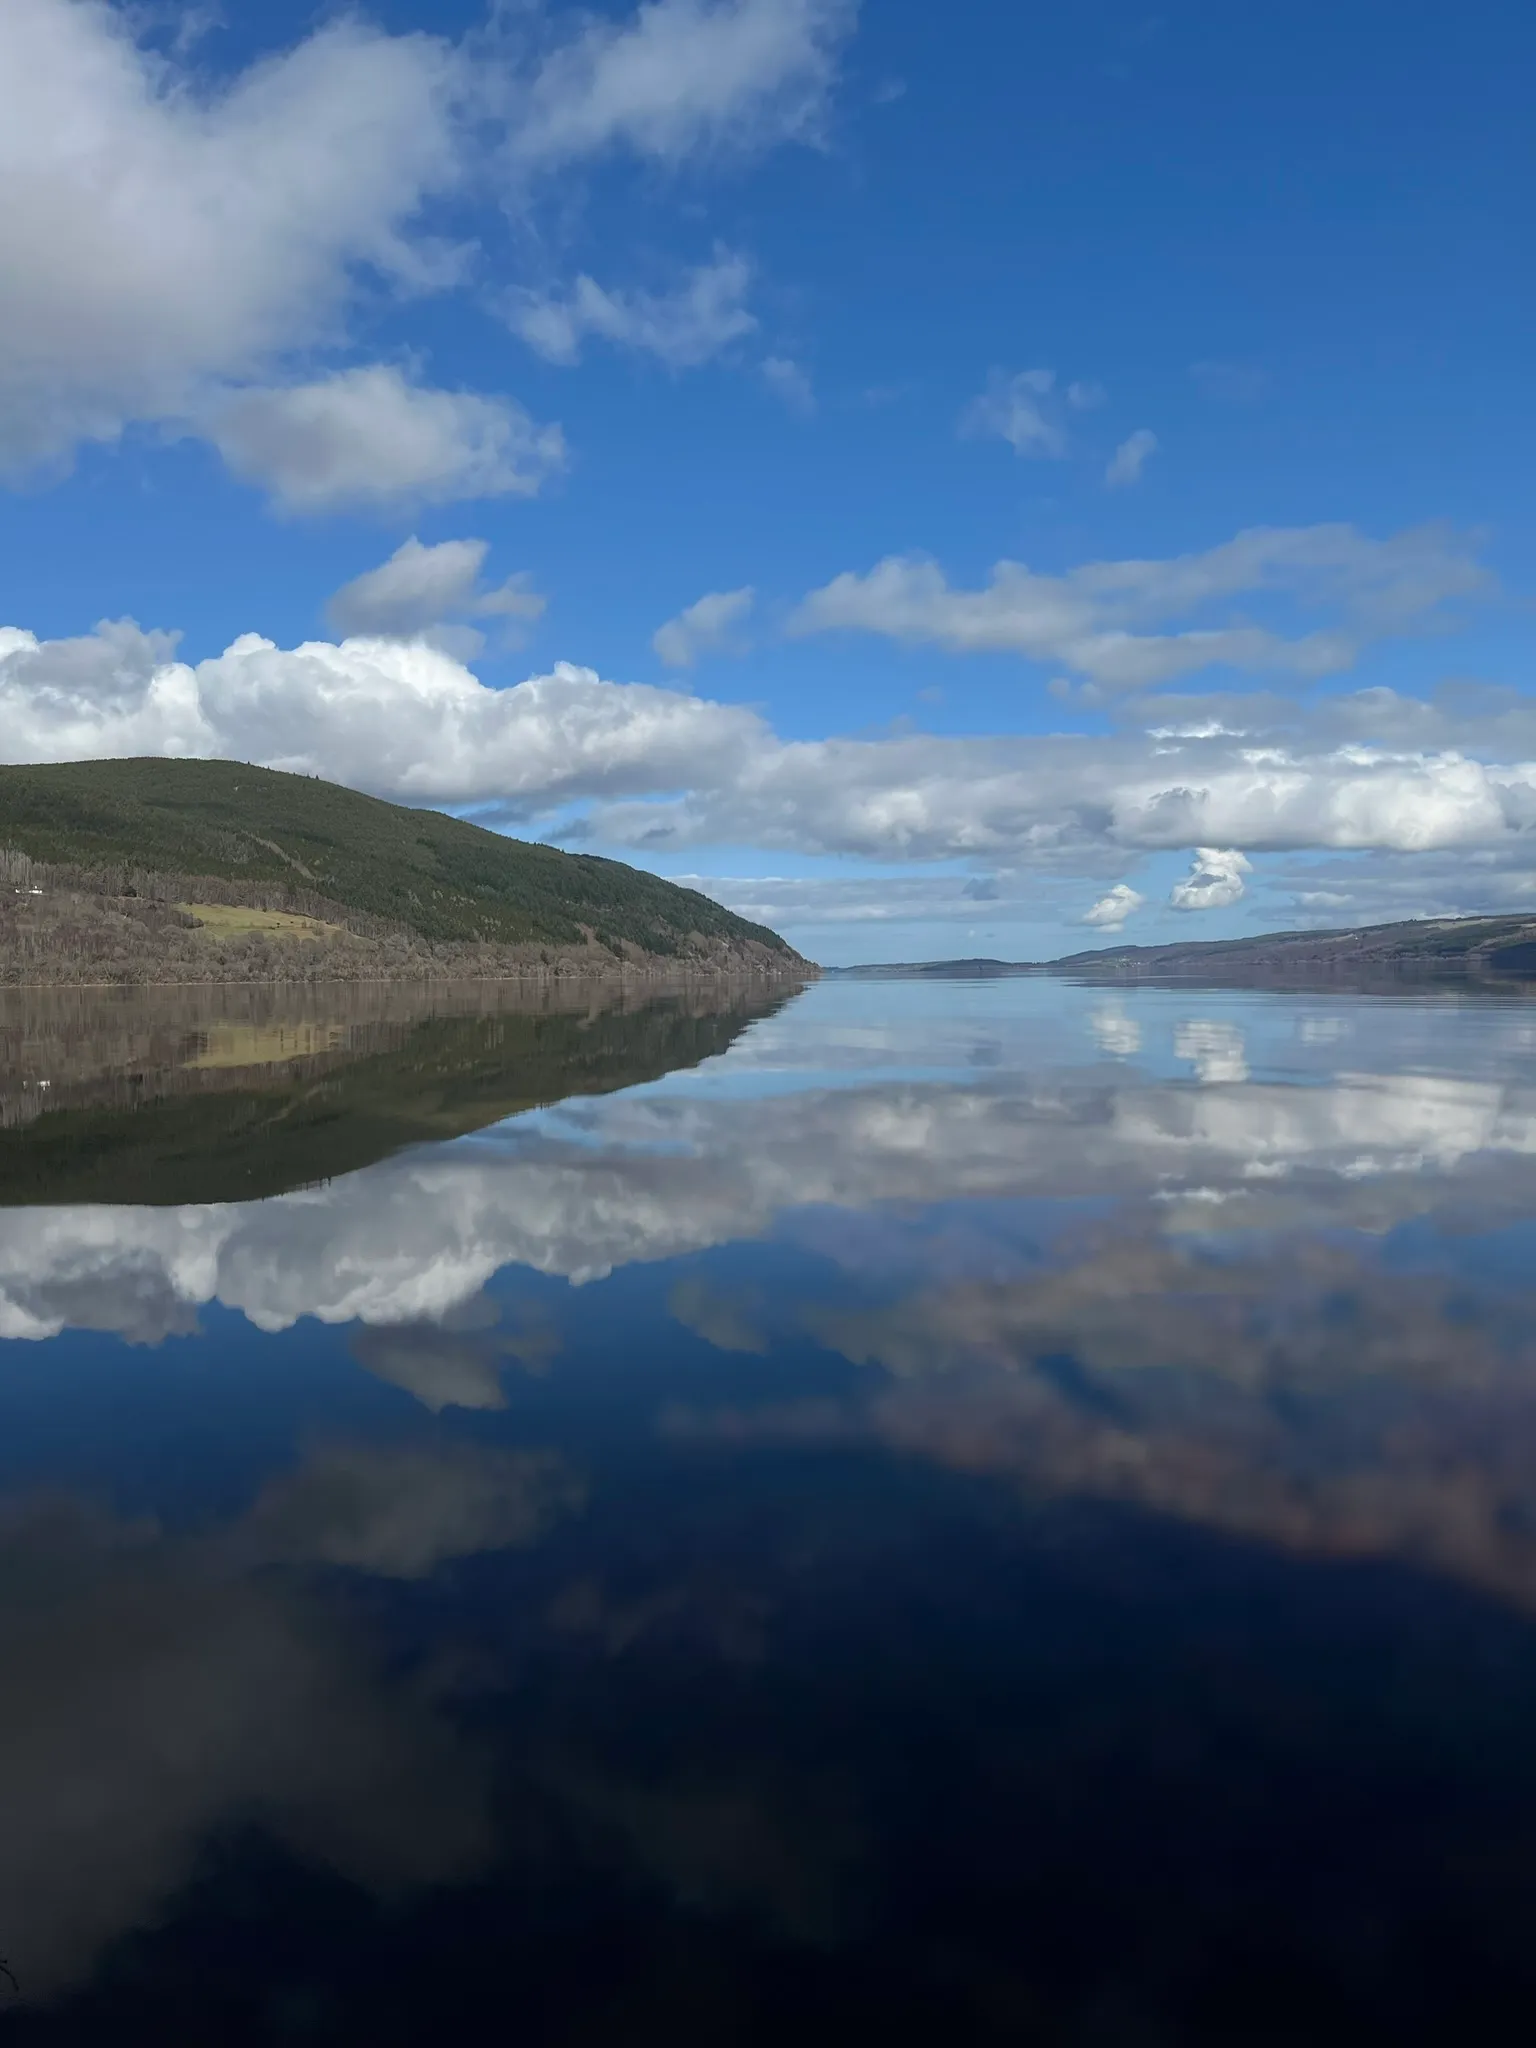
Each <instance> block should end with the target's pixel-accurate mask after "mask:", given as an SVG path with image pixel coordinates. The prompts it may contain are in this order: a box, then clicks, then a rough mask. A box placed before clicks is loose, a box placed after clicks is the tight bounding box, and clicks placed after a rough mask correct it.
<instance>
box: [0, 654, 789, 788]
mask: <svg viewBox="0 0 1536 2048" xmlns="http://www.w3.org/2000/svg"><path fill="white" fill-rule="evenodd" d="M173 645H174V643H173V642H172V641H171V640H170V639H169V637H168V636H166V635H163V634H161V635H156V634H145V633H141V632H140V631H139V630H138V628H137V627H134V626H133V625H131V624H125V625H117V626H108V627H105V628H103V629H101V630H100V631H99V632H98V633H97V634H94V635H91V636H89V637H87V638H85V639H83V640H78V641H52V642H46V643H42V644H39V643H38V642H37V641H36V640H35V639H33V637H32V636H31V635H30V634H15V633H4V634H0V728H3V730H4V732H5V736H6V751H7V753H8V754H9V756H10V758H11V759H13V760H33V761H40V760H82V759H85V760H88V759H92V758H96V757H99V756H102V755H114V754H119V755H120V754H133V753H151V754H155V753H159V754H182V755H198V756H220V757H223V758H228V759H234V760H242V761H255V762H260V763H263V764H265V765H268V766H272V767H286V768H289V769H292V770H294V771H296V772H299V773H304V774H321V775H326V776H330V777H334V778H335V779H337V780H339V781H343V782H349V783H352V784H353V785H355V786H357V787H360V788H364V789H372V790H377V791H380V792H383V793H388V794H393V795H396V796H400V797H404V798H407V799H413V800H416V801H422V802H465V801H479V802H490V801H495V802H500V803H503V804H505V805H507V806H509V807H510V808H512V809H516V808H518V807H519V806H521V805H524V804H526V803H535V804H542V803H548V802H550V801H560V800H562V799H563V798H564V797H566V796H571V795H579V794H582V793H584V792H585V793H587V794H591V793H593V792H595V791H599V790H607V791H610V792H612V793H615V794H617V793H622V792H625V791H643V790H651V789H657V788H663V789H667V788H674V789H675V788H678V787H680V786H683V785H686V784H688V783H690V782H692V781H694V780H696V779H698V778H699V777H700V775H701V774H702V775H704V776H706V777H707V778H708V779H709V780H710V781H712V782H719V783H724V782H726V781H728V780H729V779H730V778H731V776H732V774H733V772H734V764H735V763H736V762H737V761H738V760H739V759H740V758H741V757H742V756H743V755H744V754H745V753H746V752H747V751H748V750H750V748H751V747H752V746H753V745H754V744H755V743H757V742H758V741H759V740H760V738H761V736H762V735H763V734H764V733H765V732H766V728H765V727H764V726H763V725H762V722H761V720H760V719H759V718H758V717H757V715H756V714H755V713H753V712H751V711H747V710H745V709H741V708H738V707H735V706H727V705H721V704H711V703H708V702H706V701H703V700H701V699H699V698H696V697H691V696H688V695H685V694H683V693H682V692H679V691H673V690H662V689H656V688H653V687H651V686H649V685H645V684H638V683H636V684H618V683H607V682H603V681H602V680H601V679H600V678H599V677H597V676H596V675H594V674H593V673H592V671H591V670H590V669H580V668H573V667H572V666H570V665H569V664H568V663H561V664H559V665H558V666H557V667H556V668H555V669H554V670H553V671H552V672H551V673H550V674H548V675H542V676H533V677H530V678H529V679H528V680H527V681H526V682H522V683H519V684H517V685H516V686H515V688H512V689H507V690H492V689H488V688H487V687H486V686H485V684H483V683H482V682H480V681H479V679H478V678H477V677H476V676H474V675H473V674H472V673H471V672H470V671H469V670H468V669H467V668H465V667H464V666H463V664H462V663H461V662H459V661H457V660H455V659H454V658H453V657H452V656H451V655H448V654H445V653H444V652H443V651H442V650H441V649H439V648H435V647H432V646H429V645H427V644H425V643H424V642H421V641H409V642H407V641H392V640H353V641H347V642H344V643H343V644H342V645H340V646H336V645H333V644H332V643H330V642H328V641H309V642H306V643H305V644H304V645H302V646H300V647H296V648H293V649H286V650H285V649H282V648H279V647H276V646H274V645H273V643H272V642H271V641H270V640H264V639H262V638H261V637H260V636H259V635H257V634H247V635H245V636H244V637H243V638H242V639H239V640H237V641H235V642H234V643H233V645H232V646H230V647H229V648H228V649H227V650H226V651H225V652H224V653H223V654H222V655H218V656H215V657H213V658H212V659H210V660H208V661H204V662H200V663H198V664H197V666H196V667H195V668H194V667H192V666H189V665H188V664H186V663H183V662H178V661H175V660H173V659H171V658H170V657H171V653H172V648H173Z"/></svg>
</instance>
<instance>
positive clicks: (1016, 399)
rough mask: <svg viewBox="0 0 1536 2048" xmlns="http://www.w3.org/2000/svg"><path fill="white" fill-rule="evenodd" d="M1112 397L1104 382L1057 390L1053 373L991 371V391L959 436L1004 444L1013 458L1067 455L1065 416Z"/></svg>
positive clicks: (971, 409) (964, 418) (964, 420)
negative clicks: (1018, 456)
mask: <svg viewBox="0 0 1536 2048" xmlns="http://www.w3.org/2000/svg"><path fill="white" fill-rule="evenodd" d="M1107 395H1108V394H1107V393H1106V392H1105V390H1104V387H1103V385H1102V384H1093V383H1082V382H1077V383H1072V384H1069V385H1068V386H1067V387H1066V389H1065V390H1064V391H1058V389H1057V383H1056V372H1055V371H1054V370H1019V371H1016V372H1015V373H1014V374H1013V375H1012V376H1010V375H1009V374H1008V372H1007V371H1006V370H993V371H992V372H991V373H990V374H989V375H988V378H987V388H986V390H985V391H983V392H982V394H981V396H980V397H979V398H973V399H972V400H971V403H970V404H969V405H968V406H967V407H966V409H965V411H964V412H963V413H962V414H961V415H960V432H961V433H962V434H964V435H967V436H970V437H973V438H976V439H984V438H990V437H991V436H994V435H995V436H996V437H997V439H999V440H1001V441H1006V442H1007V443H1008V445H1009V447H1010V448H1012V450H1013V452H1014V454H1015V455H1022V456H1033V457H1045V456H1059V455H1065V454H1066V452H1067V442H1068V436H1067V423H1066V419H1065V417H1064V415H1065V414H1066V413H1067V412H1088V411H1091V410H1092V408H1093V407H1094V406H1097V405H1102V404H1103V403H1104V400H1105V398H1106V396H1107Z"/></svg>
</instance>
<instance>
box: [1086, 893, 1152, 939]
mask: <svg viewBox="0 0 1536 2048" xmlns="http://www.w3.org/2000/svg"><path fill="white" fill-rule="evenodd" d="M1146 900H1147V899H1146V898H1145V897H1144V896H1142V895H1141V894H1140V893H1139V892H1138V891H1137V890H1135V889H1133V888H1132V887H1131V886H1130V884H1129V883H1128V882H1116V884H1115V886H1114V887H1113V888H1112V889H1110V890H1108V891H1107V892H1106V893H1105V894H1104V895H1102V896H1101V897H1100V898H1099V900H1098V902H1097V903H1095V904H1094V905H1093V907H1092V909H1091V910H1085V911H1084V912H1083V923H1084V924H1092V925H1098V926H1099V927H1100V928H1101V929H1102V930H1104V931H1110V932H1117V931H1119V929H1120V927H1121V926H1122V925H1123V924H1124V923H1125V920H1126V919H1127V918H1128V917H1130V916H1131V915H1132V914H1133V912H1135V911H1138V910H1140V908H1141V906H1142V904H1143V903H1145V902H1146Z"/></svg>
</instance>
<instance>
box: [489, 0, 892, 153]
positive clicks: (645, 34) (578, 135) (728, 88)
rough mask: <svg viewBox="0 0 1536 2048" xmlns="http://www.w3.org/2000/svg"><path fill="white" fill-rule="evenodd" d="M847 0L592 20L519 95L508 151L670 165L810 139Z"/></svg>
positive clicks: (655, 5)
mask: <svg viewBox="0 0 1536 2048" xmlns="http://www.w3.org/2000/svg"><path fill="white" fill-rule="evenodd" d="M855 14H856V4H855V0H652V4H650V5H647V6H642V7H641V8H639V9H638V10H637V12H636V13H635V14H634V15H633V16H632V17H631V18H630V19H629V20H627V21H622V22H615V21H608V20H601V19H599V20H592V21H590V22H589V24H588V25H587V26H586V27H585V28H584V29H583V31H582V32H581V33H580V34H579V35H578V36H576V37H575V38H574V39H573V40H571V41H570V42H568V43H566V44H565V45H563V46H562V47H560V48H558V49H556V50H554V51H552V52H551V53H550V54H549V56H548V58H547V60H546V61H545V62H544V64H543V66H542V68H541V69H540V71H539V73H538V75H537V77H536V78H535V79H534V80H533V81H532V83H531V85H530V87H529V88H528V89H527V91H526V92H524V93H521V94H519V96H518V101H517V108H518V113H517V119H516V122H515V125H514V127H513V131H512V134H511V138H510V143H509V149H510V153H511V157H512V160H513V162H514V163H515V164H517V165H519V166H522V167H524V168H527V169H540V170H548V169H555V168H558V167H559V166H561V165H564V164H569V163H571V162H574V161H577V160H579V159H582V158H587V157H595V156H599V155H601V154H603V153H604V152H607V151H611V150H625V151H630V152H633V153H635V154H637V155H642V156H647V157H653V158H656V159H659V160H660V161H661V162H663V163H676V162H678V161H680V160H681V159H682V158H683V157H684V156H686V155H688V154H689V153H690V152H693V151H696V150H706V151H719V152H727V151H729V152H739V151H742V150H745V149H754V148H760V147H762V146H764V145H766V144H769V143H773V142H778V141H783V140H815V139H816V138H817V136H818V135H819V133H820V130H821V126H822V123H823V120H824V117H825V113H826V105H827V95H828V92H829V90H830V87H831V83H832V78H833V73H834V68H835V62H836V55H837V50H838V47H839V45H840V43H841V42H842V40H843V39H844V37H845V36H846V35H847V34H848V33H849V31H850V30H851V28H852V26H853V22H854V18H855Z"/></svg>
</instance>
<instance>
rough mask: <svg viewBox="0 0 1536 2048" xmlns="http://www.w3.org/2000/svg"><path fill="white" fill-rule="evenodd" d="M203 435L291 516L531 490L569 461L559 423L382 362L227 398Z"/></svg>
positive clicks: (528, 493)
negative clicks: (417, 379) (414, 377)
mask: <svg viewBox="0 0 1536 2048" xmlns="http://www.w3.org/2000/svg"><path fill="white" fill-rule="evenodd" d="M205 431H206V433H207V435H208V438H209V439H210V440H211V441H212V442H213V443H214V445H215V446H216V447H217V448H218V450H219V453H220V454H221V455H222V456H223V457H224V460H225V461H226V462H227V463H228V464H229V466H230V468H231V469H232V470H233V471H234V472H235V474H236V475H237V476H239V477H243V478H244V479H245V480H246V481H247V482H249V483H255V484H260V485H262V486H263V487H264V488H265V489H266V490H268V491H270V492H271V494H272V497H273V499H274V501H275V502H276V503H277V504H278V505H279V506H280V507H281V508H282V509H283V510H284V511H286V512H297V513H311V512H334V511H338V510H342V509H346V508H356V507H361V508H364V509H377V508H383V507H389V506H397V505H409V504H418V505H441V504H448V503H450V502H453V501H455V500H458V499H463V498H500V497H506V496H509V495H510V496H515V497H522V498H530V497H533V496H535V495H536V494H537V492H538V491H539V489H540V488H541V486H542V485H543V484H544V483H545V482H546V481H547V479H548V478H549V477H550V475H551V474H552V473H553V472H554V471H556V470H558V469H560V468H561V467H562V466H563V464H564V461H565V442H564V440H563V438H562V436H561V433H560V429H559V428H558V427H556V426H549V427H541V426H539V425H537V424H536V422H534V421H533V420H531V419H530V418H529V417H528V415H527V413H525V412H524V411H523V409H522V407H521V406H519V405H514V404H513V403H512V401H511V400H510V399H506V398H484V397H481V396H480V395H479V394H478V393H475V392H472V391H434V390H430V389H427V388H426V387H424V386H422V385H419V384H413V383H411V382H409V381H408V379H407V378H406V377H405V376H404V374H403V373H402V372H401V371H400V370H398V369H396V368H394V367H393V366H391V365H389V364H385V363H371V364H368V365H366V366H363V367H360V368H357V369H351V370H338V371H336V372H335V373H334V374H333V375H332V376H329V377H324V378H321V379H320V380H319V381H318V382H316V383H313V384H298V385H291V386H288V387H286V388H274V389H261V388H256V387H253V388H251V389H248V390H245V391H238V392H235V393H234V394H233V395H231V396H230V397H228V398H226V399H225V400H223V401H222V402H221V403H220V404H219V405H218V406H217V407H216V408H215V409H214V410H213V411H212V412H211V413H210V414H209V415H208V418H207V422H206V426H205Z"/></svg>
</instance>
